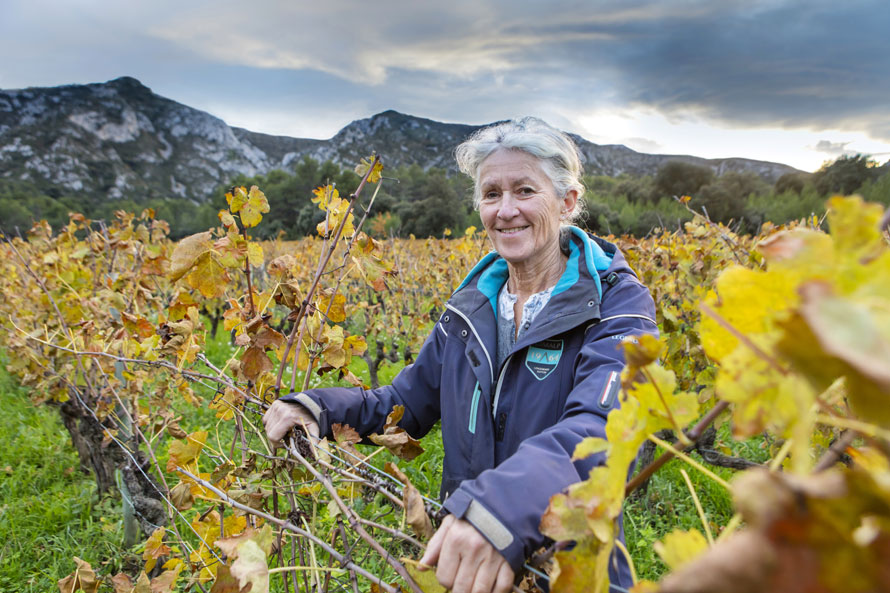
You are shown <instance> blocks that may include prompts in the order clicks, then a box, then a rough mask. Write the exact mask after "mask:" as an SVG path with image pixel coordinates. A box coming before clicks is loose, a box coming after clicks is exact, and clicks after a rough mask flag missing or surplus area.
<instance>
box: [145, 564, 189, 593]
mask: <svg viewBox="0 0 890 593" xmlns="http://www.w3.org/2000/svg"><path fill="white" fill-rule="evenodd" d="M180 571H182V563H181V562H177V563H176V566H175V567H174V568H171V569H170V570H165V571H164V572H162V573H161V574H160V575H158V576H156V577H155V578H153V579H152V580H151V593H171V592H172V591H173V585H175V584H176V580H177V579H178V578H179V573H180Z"/></svg>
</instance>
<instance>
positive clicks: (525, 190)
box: [519, 187, 535, 196]
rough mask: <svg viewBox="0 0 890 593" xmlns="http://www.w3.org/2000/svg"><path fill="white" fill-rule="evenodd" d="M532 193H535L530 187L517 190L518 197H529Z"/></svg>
mask: <svg viewBox="0 0 890 593" xmlns="http://www.w3.org/2000/svg"><path fill="white" fill-rule="evenodd" d="M534 193H535V190H534V188H531V187H520V188H519V195H522V196H530V195H532V194H534Z"/></svg>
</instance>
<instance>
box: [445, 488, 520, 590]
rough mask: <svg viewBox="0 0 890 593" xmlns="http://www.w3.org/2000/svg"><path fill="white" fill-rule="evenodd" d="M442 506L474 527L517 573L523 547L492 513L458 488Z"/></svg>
mask: <svg viewBox="0 0 890 593" xmlns="http://www.w3.org/2000/svg"><path fill="white" fill-rule="evenodd" d="M442 506H444V507H445V509H446V510H447V511H448V512H450V513H451V514H452V515H454V516H455V517H457V518H458V519H463V520H464V521H466V522H468V523H470V524H471V525H472V526H473V527H475V528H476V529H477V530H478V531H479V533H481V534H482V535H483V537H485V539H487V540H488V543H490V544H491V545H492V546H494V547H495V549H496V550H497V551H498V552H500V554H501V555H502V556H503V557H504V558H505V559H506V560H507V562H508V563H509V564H510V567H511V568H512V569H513V572H514V573H517V574H518V573H519V569H520V568H522V564H523V563H524V562H525V547H524V546H523V544H522V542H521V541H520V540H519V538H517V537H516V536H515V535H514V534H513V532H512V531H510V530H509V529H508V528H507V526H506V525H504V523H503V522H502V521H501V520H500V519H499V518H498V517H497V516H496V515H495V514H494V513H492V512H491V511H490V510H489V509H487V508H486V507H485V506H484V505H483V504H482V503H481V502H479V501H478V500H475V499H474V498H472V497H471V496H470V495H469V494H467V493H466V492H464V491H463V490H461V489H460V488H458V490H457V491H456V492H455V493H454V494H452V495H451V496H449V497H448V499H447V500H446V501H445V504H444V505H442Z"/></svg>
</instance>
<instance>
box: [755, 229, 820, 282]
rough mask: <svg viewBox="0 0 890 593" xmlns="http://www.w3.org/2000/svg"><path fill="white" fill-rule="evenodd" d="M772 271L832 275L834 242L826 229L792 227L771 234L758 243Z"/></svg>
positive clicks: (810, 275)
mask: <svg viewBox="0 0 890 593" xmlns="http://www.w3.org/2000/svg"><path fill="white" fill-rule="evenodd" d="M757 251H759V252H760V253H762V254H763V257H764V259H765V260H766V262H767V264H769V269H770V271H773V272H777V271H781V272H782V273H783V274H791V275H793V276H794V277H796V278H811V277H815V276H823V277H829V278H830V276H831V270H832V268H833V267H834V265H835V252H834V243H833V242H832V240H831V237H829V236H828V235H826V234H825V233H820V232H816V231H813V230H810V229H800V228H798V229H792V230H789V231H782V232H779V233H776V234H775V235H771V236H770V237H768V238H767V239H764V240H763V241H761V242H760V243H758V244H757Z"/></svg>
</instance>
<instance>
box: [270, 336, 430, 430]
mask: <svg viewBox="0 0 890 593" xmlns="http://www.w3.org/2000/svg"><path fill="white" fill-rule="evenodd" d="M440 323H441V320H440V321H439V322H437V323H436V326H435V327H433V332H432V333H431V334H430V335H429V336H428V337H427V339H426V341H425V342H424V344H423V346H422V347H421V349H420V352H419V353H418V355H417V359H416V360H415V361H414V363H413V364H410V365H408V366H406V367H405V368H403V369H402V370H401V372H399V374H398V375H396V377H395V379H393V381H392V384H391V385H385V386H382V387H379V388H377V389H372V390H365V389H361V388H359V387H326V388H320V389H310V390H307V391H305V392H301V393H291V394H288V395H285V396H283V397H282V398H281V399H282V400H284V401H290V402H294V403H299V404H302V405H303V406H305V407H306V408H307V409H308V410H309V411H310V412H311V413H312V415H313V416H315V419H316V421H317V422H318V427H319V431H320V432H321V434H322V435H323V436H324V435H327V436H330V435H331V425H332V424H336V423H340V424H348V425H349V426H351V427H352V428H354V429H355V430H356V431H358V433H359V434H361V435H363V436H364V435H368V434H371V433H374V432H381V431H382V430H383V425H384V423H385V422H386V416H387V415H388V414H389V413H390V412H391V411H392V409H393V406H397V405H400V406H405V415H404V416H403V417H402V419H401V420H400V421H399V426H400V427H402V428H404V429H405V431H406V432H407V433H408V434H410V435H411V436H412V437H414V438H420V437H422V436H423V435H425V434H426V433H427V432H429V430H430V428H432V427H433V425H435V423H436V421H437V420H438V419H439V417H440V415H441V411H440V400H439V384H440V380H441V376H442V372H441V367H442V353H443V351H444V347H445V337H444V336H445V332H444V331H443V330H442V329H441V328H440V326H439V324H440Z"/></svg>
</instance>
